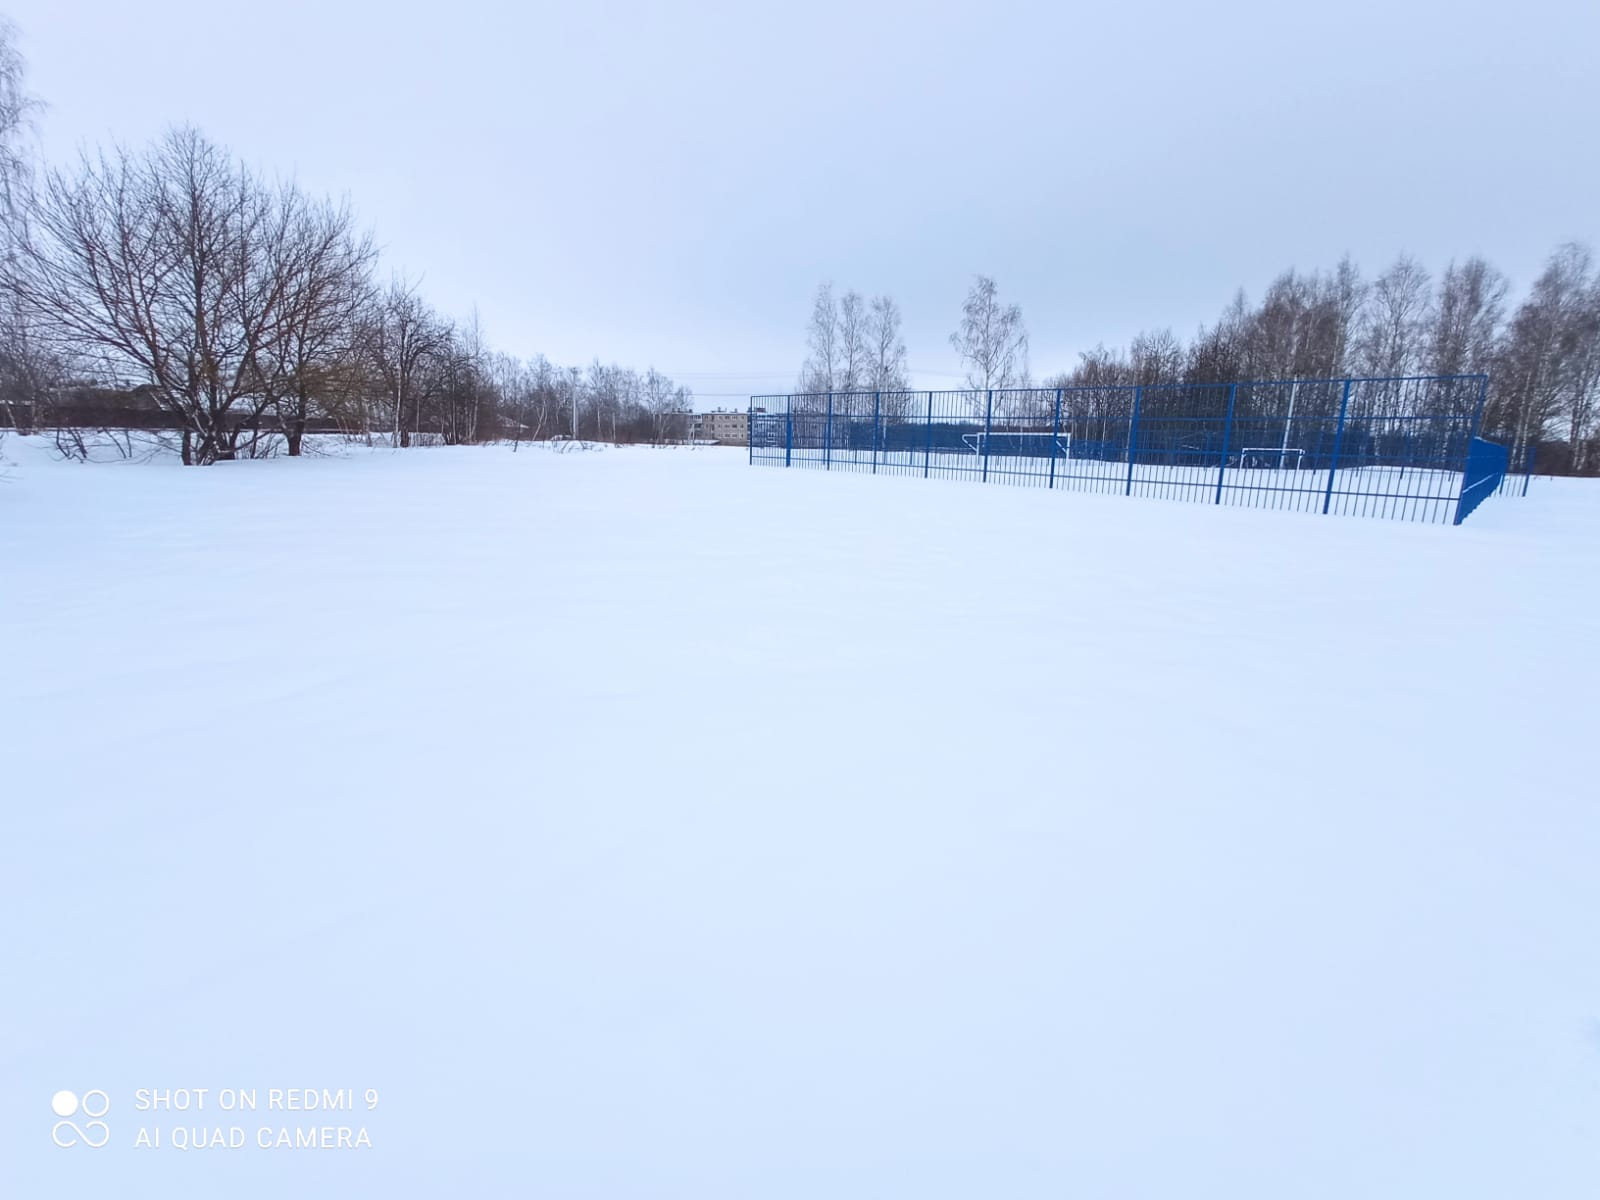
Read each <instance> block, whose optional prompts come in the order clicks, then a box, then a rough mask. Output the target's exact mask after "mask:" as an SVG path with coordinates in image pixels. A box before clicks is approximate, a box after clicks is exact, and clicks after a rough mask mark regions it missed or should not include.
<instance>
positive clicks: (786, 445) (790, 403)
mask: <svg viewBox="0 0 1600 1200" xmlns="http://www.w3.org/2000/svg"><path fill="white" fill-rule="evenodd" d="M793 462H794V397H793V396H789V397H787V398H786V399H785V400H784V402H783V465H784V466H786V467H787V466H789V465H791V464H792V463H793Z"/></svg>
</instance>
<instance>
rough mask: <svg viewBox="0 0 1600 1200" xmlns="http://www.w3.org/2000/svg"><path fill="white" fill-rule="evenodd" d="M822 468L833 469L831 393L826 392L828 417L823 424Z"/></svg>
mask: <svg viewBox="0 0 1600 1200" xmlns="http://www.w3.org/2000/svg"><path fill="white" fill-rule="evenodd" d="M822 469H823V470H825V471H831V470H833V393H832V392H829V393H828V419H827V421H826V422H825V423H824V424H823V436H822Z"/></svg>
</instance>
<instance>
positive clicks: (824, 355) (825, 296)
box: [800, 283, 840, 394]
mask: <svg viewBox="0 0 1600 1200" xmlns="http://www.w3.org/2000/svg"><path fill="white" fill-rule="evenodd" d="M806 349H807V351H808V353H807V355H806V361H805V363H804V365H803V366H801V368H800V391H801V392H803V393H807V394H814V393H820V392H833V391H838V390H839V374H840V364H839V308H838V305H837V304H836V303H835V302H834V299H833V284H831V283H824V284H822V285H821V286H819V287H818V288H817V295H816V298H815V299H814V300H813V301H812V303H811V321H810V323H809V324H808V325H807V326H806Z"/></svg>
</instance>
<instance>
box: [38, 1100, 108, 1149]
mask: <svg viewBox="0 0 1600 1200" xmlns="http://www.w3.org/2000/svg"><path fill="white" fill-rule="evenodd" d="M50 1111H51V1112H53V1113H55V1114H56V1116H58V1117H60V1118H61V1120H59V1121H57V1122H56V1123H55V1125H54V1126H52V1127H51V1130H50V1140H51V1141H53V1142H54V1143H55V1144H56V1145H58V1146H60V1147H61V1148H62V1149H66V1147H68V1146H76V1145H79V1144H80V1143H81V1144H82V1145H85V1146H88V1147H89V1148H90V1149H91V1150H98V1149H99V1148H100V1147H101V1146H104V1145H105V1144H106V1143H107V1142H109V1141H110V1140H111V1127H110V1126H108V1125H107V1124H106V1123H105V1122H104V1121H102V1120H100V1119H99V1118H101V1117H103V1116H105V1115H106V1113H108V1112H110V1111H111V1097H110V1096H108V1095H106V1094H105V1093H104V1092H102V1091H101V1090H100V1089H99V1088H95V1089H93V1090H91V1091H87V1092H85V1093H84V1094H83V1100H82V1101H81V1102H80V1101H79V1099H78V1095H77V1093H76V1092H57V1093H56V1094H55V1095H54V1096H51V1097H50ZM80 1111H81V1112H82V1113H83V1115H84V1116H86V1117H88V1118H89V1120H87V1121H85V1122H84V1123H83V1124H82V1125H81V1126H80V1125H79V1124H78V1123H77V1122H76V1121H73V1120H71V1119H70V1118H72V1117H74V1116H76V1115H77V1114H78V1113H79V1112H80Z"/></svg>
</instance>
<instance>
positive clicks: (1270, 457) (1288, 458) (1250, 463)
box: [1239, 446, 1306, 471]
mask: <svg viewBox="0 0 1600 1200" xmlns="http://www.w3.org/2000/svg"><path fill="white" fill-rule="evenodd" d="M1305 456H1306V452H1305V451H1304V450H1302V449H1300V448H1299V447H1298V446H1244V447H1241V448H1240V450H1239V465H1240V466H1241V467H1250V468H1253V469H1255V470H1258V471H1298V470H1299V469H1300V465H1301V462H1302V461H1303V460H1304V459H1305Z"/></svg>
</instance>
